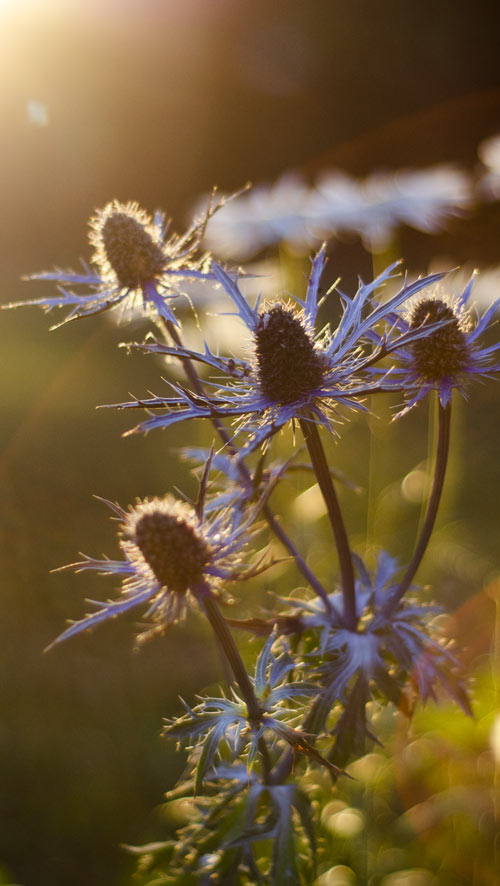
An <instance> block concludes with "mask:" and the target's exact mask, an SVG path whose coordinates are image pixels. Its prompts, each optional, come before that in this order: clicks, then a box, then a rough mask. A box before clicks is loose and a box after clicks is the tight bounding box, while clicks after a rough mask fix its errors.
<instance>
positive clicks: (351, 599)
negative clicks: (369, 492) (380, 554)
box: [299, 418, 357, 631]
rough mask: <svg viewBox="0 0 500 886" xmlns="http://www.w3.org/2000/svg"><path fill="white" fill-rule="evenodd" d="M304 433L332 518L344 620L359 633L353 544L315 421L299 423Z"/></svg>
mask: <svg viewBox="0 0 500 886" xmlns="http://www.w3.org/2000/svg"><path fill="white" fill-rule="evenodd" d="M299 423H300V429H301V431H302V434H303V435H304V440H305V443H306V446H307V449H308V451H309V456H310V458H311V463H312V466H313V468H314V473H315V474H316V479H317V481H318V486H319V488H320V489H321V492H322V495H323V498H324V500H325V504H326V507H327V511H328V516H329V518H330V525H331V527H332V532H333V537H334V539H335V545H336V547H337V554H338V558H339V566H340V575H341V580H342V595H343V601H344V620H345V624H346V627H347V628H348V629H349V630H351V631H355V630H356V624H357V615H356V593H355V582H354V568H353V564H352V556H351V549H350V547H349V540H348V538H347V532H346V528H345V524H344V520H343V517H342V512H341V510H340V505H339V501H338V498H337V493H336V492H335V486H334V484H333V480H332V476H331V474H330V469H329V467H328V462H327V460H326V455H325V451H324V449H323V444H322V443H321V438H320V436H319V431H318V427H317V425H316V422H315V421H314V420H313V419H312V418H301V419H299Z"/></svg>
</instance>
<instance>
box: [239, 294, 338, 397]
mask: <svg viewBox="0 0 500 886" xmlns="http://www.w3.org/2000/svg"><path fill="white" fill-rule="evenodd" d="M255 354H256V358H257V367H258V376H259V382H260V387H261V390H262V392H263V393H264V394H265V395H266V396H267V397H269V399H270V400H273V401H274V402H275V403H294V402H295V401H296V400H299V399H300V398H301V397H304V396H306V395H307V394H309V393H310V392H311V391H313V390H314V389H315V388H317V387H319V386H320V385H321V382H322V379H323V372H324V361H323V359H322V356H321V354H320V353H319V351H318V350H317V349H316V348H315V347H314V341H313V339H312V338H311V336H310V335H309V333H308V332H307V331H306V329H305V327H304V325H303V324H302V322H301V320H300V319H299V317H298V316H297V315H296V314H295V313H294V312H293V311H292V310H290V309H289V308H285V307H284V306H283V305H275V306H274V307H273V308H271V309H270V310H269V311H266V312H265V313H263V314H260V316H259V321H258V324H257V328H256V331H255Z"/></svg>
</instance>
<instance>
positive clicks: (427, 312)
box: [409, 298, 470, 382]
mask: <svg viewBox="0 0 500 886" xmlns="http://www.w3.org/2000/svg"><path fill="white" fill-rule="evenodd" d="M440 320H443V321H447V322H446V324H445V325H443V327H442V328H441V329H436V330H435V331H434V332H431V333H430V335H428V336H427V337H426V338H421V339H419V340H418V341H416V342H414V343H413V344H412V346H411V348H412V354H413V363H414V367H415V370H416V371H417V373H418V374H419V376H421V377H422V378H423V379H424V380H425V381H429V382H439V381H442V379H444V378H455V377H456V376H457V375H459V374H460V372H462V370H463V369H465V368H466V367H467V365H468V362H469V358H470V353H469V347H468V344H467V338H466V332H467V328H468V324H467V318H466V316H462V317H461V316H460V314H459V313H457V311H456V310H454V309H453V306H452V304H451V303H450V304H449V303H447V302H446V301H445V300H444V299H441V298H425V299H423V300H422V301H420V302H418V304H416V305H415V307H414V308H413V310H412V312H411V315H410V318H409V321H410V327H411V329H417V328H418V327H420V326H429V325H430V324H431V323H437V322H439V321H440Z"/></svg>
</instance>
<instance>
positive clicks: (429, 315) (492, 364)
mask: <svg viewBox="0 0 500 886" xmlns="http://www.w3.org/2000/svg"><path fill="white" fill-rule="evenodd" d="M473 283H474V276H473V277H472V278H471V280H470V281H469V283H468V284H467V286H466V287H465V289H464V290H463V292H462V293H461V295H458V296H452V295H449V294H442V293H440V292H439V291H436V292H434V293H431V294H426V295H425V296H424V297H423V298H421V299H418V300H415V301H413V302H412V303H410V305H409V306H408V309H407V311H406V313H405V316H403V317H402V316H395V317H394V323H395V328H397V330H398V332H399V333H400V334H403V335H404V334H405V333H408V332H411V331H412V330H416V329H422V330H425V328H426V327H429V326H431V325H432V326H434V329H433V331H432V332H430V334H429V335H428V336H422V337H421V338H420V339H418V340H414V341H413V342H411V343H410V344H408V345H405V346H404V347H403V348H397V347H396V348H395V349H394V350H395V354H396V355H397V356H398V358H399V359H400V361H401V364H402V365H400V366H396V367H395V368H394V369H393V371H392V373H391V376H390V379H389V380H388V382H387V383H388V386H389V387H391V386H393V387H395V388H403V389H404V390H405V391H406V392H407V395H408V397H409V400H408V403H407V405H406V407H405V408H404V409H403V411H402V412H401V413H399V414H400V415H401V414H403V413H405V412H407V411H408V410H409V409H411V408H412V407H413V406H415V404H416V403H418V402H419V401H420V400H422V399H423V398H424V397H425V396H426V395H427V394H428V393H429V392H430V391H432V390H435V391H437V393H438V395H439V400H440V403H441V405H442V406H446V405H447V404H448V403H449V402H450V400H451V392H452V390H453V389H454V388H456V389H457V390H458V391H460V393H461V394H463V395H464V396H465V393H466V392H465V387H466V385H467V383H468V381H470V380H471V379H473V378H477V377H489V376H491V374H492V373H495V372H498V370H499V369H500V362H498V360H497V358H496V352H497V351H498V349H499V348H500V342H497V343H496V344H492V345H488V346H485V347H481V346H480V343H479V338H480V336H481V334H482V333H483V332H484V331H485V330H486V328H487V327H488V325H489V323H490V321H491V320H492V318H493V316H494V314H495V312H496V311H497V310H498V306H499V304H500V299H497V300H496V301H495V302H494V303H493V304H491V305H490V307H489V308H488V310H487V311H486V312H485V313H484V314H483V316H482V317H479V316H478V315H477V312H474V311H473V310H468V309H467V302H468V300H469V298H470V295H471V292H472V286H473ZM436 324H439V326H438V327H436ZM377 371H378V370H375V372H377Z"/></svg>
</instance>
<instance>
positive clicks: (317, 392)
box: [120, 248, 442, 456]
mask: <svg viewBox="0 0 500 886" xmlns="http://www.w3.org/2000/svg"><path fill="white" fill-rule="evenodd" d="M324 262H325V250H324V248H322V249H321V250H320V252H319V253H318V255H317V256H316V257H315V259H314V261H313V263H312V272H311V276H310V279H309V285H308V290H307V295H306V298H305V300H304V301H302V300H300V299H298V298H296V299H295V303H288V302H283V301H280V300H277V301H276V302H274V304H272V305H270V306H269V307H266V308H264V309H261V308H260V305H259V303H257V306H256V307H255V308H253V307H251V306H250V305H249V303H248V302H247V300H246V299H245V297H244V295H243V293H242V292H241V290H240V289H239V287H238V284H237V282H236V280H234V279H233V278H232V277H231V276H230V275H229V274H228V273H227V272H226V271H225V270H224V269H223V268H222V267H220V266H219V265H217V264H216V263H215V262H213V263H212V269H213V273H214V275H215V277H216V279H217V280H218V281H219V283H220V284H221V285H222V287H223V288H224V290H225V291H226V293H227V294H228V295H229V296H230V298H231V299H232V301H233V304H234V305H235V307H236V310H237V314H238V316H239V317H240V319H241V320H242V321H243V323H244V324H245V326H246V327H247V330H248V332H249V333H250V335H251V356H250V357H249V359H247V360H243V359H239V358H235V357H226V358H225V357H222V356H220V355H219V354H214V353H212V352H211V351H210V349H209V347H208V345H207V346H206V348H205V351H204V352H203V353H197V352H195V351H192V350H189V349H187V348H175V347H169V346H167V345H164V344H162V343H160V342H154V343H146V344H144V345H141V347H142V348H143V349H144V350H146V351H149V352H152V353H153V352H154V353H160V354H166V355H169V356H174V357H177V358H180V359H184V358H186V357H187V358H189V359H190V360H195V361H198V362H199V363H202V364H206V365H209V366H211V367H213V368H215V369H216V370H218V372H219V373H220V374H221V375H222V376H224V377H223V378H222V379H221V380H220V382H219V383H218V382H217V381H213V382H210V385H211V386H213V387H214V389H215V393H214V394H213V396H207V397H202V396H199V395H198V394H197V395H193V394H191V393H190V392H189V391H186V390H185V389H183V388H180V387H178V386H174V390H175V393H176V396H173V397H155V398H153V399H145V400H141V401H134V402H131V403H123V404H120V406H121V407H122V408H130V407H135V408H137V407H138V406H141V407H145V408H149V409H164V410H167V412H166V414H164V415H153V416H152V417H151V418H149V419H148V420H147V421H145V422H143V423H142V424H141V425H139V427H138V428H136V429H135V430H140V431H149V430H152V429H153V428H164V427H168V426H169V425H171V424H175V423H177V422H179V421H183V420H186V419H192V418H204V417H208V418H213V417H215V416H216V417H218V418H226V417H227V418H234V419H236V421H237V431H236V433H240V432H241V433H244V434H245V436H246V437H247V438H248V439H247V442H246V443H245V445H244V446H243V447H242V448H241V449H240V455H241V456H244V455H246V454H247V453H248V452H249V451H251V450H253V449H256V448H257V447H258V446H260V445H261V444H263V443H265V442H266V441H267V440H268V439H269V438H271V437H272V436H273V435H274V434H275V433H276V432H277V431H278V430H280V428H282V427H283V426H284V425H286V424H287V423H288V422H289V421H293V420H294V419H305V420H312V421H315V422H318V423H319V424H322V425H323V426H325V427H326V428H327V429H328V430H332V429H333V423H334V422H335V421H338V420H339V419H340V414H339V412H338V409H339V407H349V408H354V409H364V408H365V407H364V406H363V404H362V402H361V400H362V398H363V397H364V395H366V394H368V393H370V392H371V391H373V390H375V389H376V388H377V387H378V386H379V384H380V382H379V381H378V380H376V379H375V380H374V378H373V376H368V375H365V374H364V371H363V370H364V365H365V363H366V361H367V360H368V359H370V360H372V359H373V349H372V341H371V330H372V327H374V326H376V325H378V324H380V323H383V321H384V318H385V315H386V314H387V313H391V312H393V311H394V310H395V308H396V307H397V306H399V305H400V304H401V303H402V302H404V301H405V300H406V299H407V298H409V297H411V296H412V295H414V294H415V293H416V292H419V291H420V290H421V289H423V288H424V287H425V286H427V285H429V283H431V282H435V281H436V280H438V279H440V277H441V276H442V275H441V274H437V275H433V276H431V277H428V278H424V279H421V280H417V281H416V282H415V283H413V284H411V285H409V286H403V287H402V288H401V289H400V290H399V291H398V292H397V293H396V295H394V296H393V297H392V298H391V299H390V300H389V301H388V302H387V303H386V304H384V305H381V306H380V305H379V306H377V307H375V308H373V306H372V305H371V304H370V296H371V295H372V294H373V292H374V290H376V289H377V288H378V287H380V286H383V284H384V283H385V282H386V281H387V280H389V279H390V278H391V277H392V276H393V271H394V270H395V268H396V267H397V265H398V263H397V262H396V263H395V264H393V265H391V266H390V267H389V268H387V269H386V270H385V271H384V272H383V273H382V274H380V275H379V276H378V277H377V278H376V279H375V280H373V282H372V283H369V284H364V283H363V282H361V281H360V286H359V289H358V292H357V293H356V295H355V296H354V298H353V299H351V298H349V297H348V296H346V295H343V294H340V293H339V296H340V299H341V302H342V307H343V314H342V317H341V320H340V323H339V325H338V327H337V329H336V330H335V331H333V332H332V331H331V330H330V329H329V328H325V329H322V330H320V331H316V321H317V315H318V307H319V304H318V289H319V283H320V278H321V273H322V270H323V266H324ZM415 334H416V335H421V334H422V333H421V331H420V330H418V331H417V332H416V333H415ZM411 335H413V333H411ZM410 337H411V336H410Z"/></svg>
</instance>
